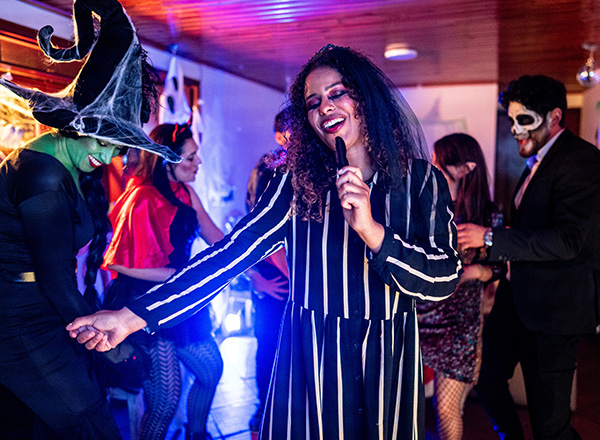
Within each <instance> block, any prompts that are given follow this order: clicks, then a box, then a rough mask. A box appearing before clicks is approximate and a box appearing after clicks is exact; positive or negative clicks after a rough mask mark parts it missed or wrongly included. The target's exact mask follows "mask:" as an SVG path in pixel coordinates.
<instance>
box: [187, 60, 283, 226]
mask: <svg viewBox="0 0 600 440" xmlns="http://www.w3.org/2000/svg"><path fill="white" fill-rule="evenodd" d="M200 88H201V97H202V106H201V110H202V119H203V126H204V132H203V135H202V151H201V157H202V160H203V162H204V163H203V165H202V166H201V168H202V174H203V175H204V176H202V175H201V174H199V177H198V178H197V179H196V182H195V187H196V189H197V190H198V193H199V194H201V197H202V201H203V202H204V204H205V206H206V208H207V210H208V211H209V213H210V215H211V217H212V218H213V220H215V222H216V223H217V225H218V226H220V227H222V226H223V225H224V222H225V221H227V218H228V217H232V216H233V217H238V216H240V215H242V214H245V213H246V208H245V200H246V184H247V182H248V177H249V175H250V171H251V170H252V168H254V166H255V165H256V163H257V162H258V159H259V158H260V157H261V155H262V154H264V153H267V152H269V151H270V150H272V149H274V148H275V147H276V146H277V145H276V143H275V139H274V135H273V121H274V119H275V115H276V114H277V113H278V112H279V111H280V110H281V105H282V103H283V99H284V95H283V94H282V93H281V92H279V91H276V90H273V89H270V88H268V87H265V86H262V85H259V84H256V83H253V82H251V81H247V80H244V79H242V78H239V77H236V76H234V75H230V74H227V73H225V72H222V71H220V70H217V69H212V68H209V67H204V68H203V73H202V78H201V80H200ZM203 186H204V188H203ZM231 196H233V197H232V198H231Z"/></svg>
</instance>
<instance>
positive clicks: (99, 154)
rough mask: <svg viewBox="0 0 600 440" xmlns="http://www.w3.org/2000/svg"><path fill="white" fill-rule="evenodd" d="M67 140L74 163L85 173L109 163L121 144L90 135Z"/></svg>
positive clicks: (117, 152) (117, 153) (68, 149)
mask: <svg viewBox="0 0 600 440" xmlns="http://www.w3.org/2000/svg"><path fill="white" fill-rule="evenodd" d="M65 140H66V146H67V151H68V153H69V157H70V158H71V161H72V162H73V165H74V166H75V168H77V169H78V170H80V171H82V172H84V173H89V172H91V171H93V170H94V169H96V168H98V167H99V166H102V165H108V164H109V163H110V162H111V160H112V159H113V157H116V156H118V155H119V152H120V147H119V146H117V145H114V144H110V143H108V142H105V141H101V140H99V139H95V138H93V137H89V136H83V137H80V138H77V139H71V138H65Z"/></svg>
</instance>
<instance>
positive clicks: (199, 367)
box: [177, 339, 223, 433]
mask: <svg viewBox="0 0 600 440" xmlns="http://www.w3.org/2000/svg"><path fill="white" fill-rule="evenodd" d="M177 356H178V357H179V359H180V360H181V362H183V363H184V365H185V366H186V367H187V369H188V370H190V371H191V372H192V374H194V376H196V380H195V381H194V384H193V385H192V388H191V389H190V394H189V396H188V401H187V415H188V425H187V426H188V427H187V430H188V431H189V432H190V433H204V432H205V431H206V419H207V418H208V413H209V411H210V405H211V404H212V400H213V397H214V395H215V390H216V389H217V384H218V383H219V379H220V378H221V374H222V373H223V359H222V358H221V353H220V352H219V347H218V346H217V344H216V343H215V341H214V340H213V339H207V340H206V341H200V342H194V343H193V344H188V345H186V346H185V347H178V348H177Z"/></svg>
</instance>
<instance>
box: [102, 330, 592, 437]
mask: <svg viewBox="0 0 600 440" xmlns="http://www.w3.org/2000/svg"><path fill="white" fill-rule="evenodd" d="M220 347H221V353H222V355H223V360H224V364H225V367H224V372H223V377H222V378H221V382H220V383H219V386H218V389H217V393H216V395H215V399H214V402H213V406H212V410H211V413H210V416H209V420H208V429H209V432H210V434H211V435H212V437H213V439H214V440H217V439H227V440H252V436H251V433H250V431H249V428H248V420H249V419H250V417H251V415H252V414H253V413H254V410H255V408H256V404H257V399H256V383H255V380H254V376H255V372H254V362H253V359H254V354H255V351H256V340H255V339H254V338H253V337H251V336H235V337H229V338H226V339H224V340H223V341H222V343H221V345H220ZM112 406H113V410H114V414H115V418H116V419H117V421H118V423H119V424H120V427H121V428H122V432H123V435H124V440H131V437H130V435H129V424H128V423H129V422H128V416H127V406H126V403H125V402H123V401H116V400H115V401H113V403H112ZM519 411H520V415H521V419H522V421H523V425H524V427H525V430H526V433H527V434H528V435H529V436H530V429H529V422H528V418H527V411H526V409H525V408H521V409H520V410H519ZM432 412H433V407H432V404H431V399H427V408H426V415H427V416H426V430H427V432H426V440H438V437H437V434H436V433H435V419H434V417H433V413H432ZM464 421H465V423H464V425H465V426H464V436H463V439H464V440H488V439H489V440H497V439H498V437H497V435H496V434H495V433H494V431H493V429H492V425H491V423H490V422H489V419H488V418H487V416H486V414H485V412H484V411H483V409H482V407H481V405H480V404H479V403H478V401H477V399H476V397H469V398H468V399H467V402H466V405H465V413H464ZM572 425H573V426H574V427H575V428H576V429H577V430H578V432H579V433H580V435H581V436H582V438H583V440H598V439H599V438H600V338H598V337H591V336H590V337H587V338H585V339H584V340H583V341H582V344H581V347H580V351H579V366H578V373H577V408H576V410H575V411H574V413H573V419H572ZM177 439H181V440H183V436H182V435H180V432H179V431H177V430H176V427H173V426H172V428H171V430H170V432H169V434H168V435H167V440H177Z"/></svg>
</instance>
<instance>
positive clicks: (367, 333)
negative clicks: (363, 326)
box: [362, 321, 371, 375]
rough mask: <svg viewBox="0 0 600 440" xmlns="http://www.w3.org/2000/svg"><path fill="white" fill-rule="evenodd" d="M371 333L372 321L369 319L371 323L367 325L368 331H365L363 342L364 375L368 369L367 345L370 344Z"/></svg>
mask: <svg viewBox="0 0 600 440" xmlns="http://www.w3.org/2000/svg"><path fill="white" fill-rule="evenodd" d="M370 333H371V321H369V324H368V325H367V331H366V332H365V338H364V339H363V343H362V370H363V375H364V373H365V372H366V371H367V370H366V368H367V347H368V345H369V343H368V342H369V334H370Z"/></svg>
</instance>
